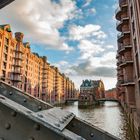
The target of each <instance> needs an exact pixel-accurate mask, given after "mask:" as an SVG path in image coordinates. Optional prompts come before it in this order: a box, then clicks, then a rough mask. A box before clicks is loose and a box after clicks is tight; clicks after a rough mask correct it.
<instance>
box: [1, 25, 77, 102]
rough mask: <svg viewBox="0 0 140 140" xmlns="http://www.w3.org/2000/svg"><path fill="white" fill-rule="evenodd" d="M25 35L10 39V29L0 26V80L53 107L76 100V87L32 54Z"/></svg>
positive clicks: (45, 60)
mask: <svg viewBox="0 0 140 140" xmlns="http://www.w3.org/2000/svg"><path fill="white" fill-rule="evenodd" d="M23 38H24V34H23V33H20V32H17V33H15V38H13V36H12V32H11V28H10V25H1V26H0V78H1V80H3V81H5V82H7V83H9V84H11V85H13V86H15V87H17V88H19V89H21V90H22V91H24V92H27V93H28V94H31V95H32V96H34V97H37V98H39V99H42V100H44V101H47V102H50V103H52V104H56V103H62V102H65V100H66V99H67V98H75V96H76V95H75V93H76V92H75V85H74V83H73V82H72V81H71V80H69V78H68V77H66V76H65V74H62V73H61V72H60V71H59V69H58V68H57V67H54V66H51V65H50V64H49V63H48V62H47V57H45V56H43V57H41V56H39V55H38V54H37V53H32V52H31V49H30V44H29V42H25V43H23Z"/></svg>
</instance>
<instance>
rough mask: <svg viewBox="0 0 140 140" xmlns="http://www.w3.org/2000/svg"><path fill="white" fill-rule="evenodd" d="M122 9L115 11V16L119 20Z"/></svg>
mask: <svg viewBox="0 0 140 140" xmlns="http://www.w3.org/2000/svg"><path fill="white" fill-rule="evenodd" d="M121 12H122V11H121V8H120V7H118V8H117V9H116V11H115V14H116V19H117V20H121Z"/></svg>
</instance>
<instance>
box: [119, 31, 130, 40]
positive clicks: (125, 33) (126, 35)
mask: <svg viewBox="0 0 140 140" xmlns="http://www.w3.org/2000/svg"><path fill="white" fill-rule="evenodd" d="M127 37H130V31H124V32H122V33H119V34H118V42H122V40H123V39H124V38H127Z"/></svg>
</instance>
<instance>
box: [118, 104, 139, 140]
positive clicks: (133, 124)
mask: <svg viewBox="0 0 140 140" xmlns="http://www.w3.org/2000/svg"><path fill="white" fill-rule="evenodd" d="M120 105H121V107H122V109H123V110H124V113H125V115H126V119H127V122H128V123H127V125H128V127H129V132H130V135H131V140H140V128H139V125H138V123H139V122H138V118H137V114H136V109H135V108H129V107H127V105H126V104H122V103H120Z"/></svg>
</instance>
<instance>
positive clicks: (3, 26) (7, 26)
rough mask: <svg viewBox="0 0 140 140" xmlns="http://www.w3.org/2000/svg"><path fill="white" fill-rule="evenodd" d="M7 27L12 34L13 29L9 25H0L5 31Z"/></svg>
mask: <svg viewBox="0 0 140 140" xmlns="http://www.w3.org/2000/svg"><path fill="white" fill-rule="evenodd" d="M5 27H6V30H7V31H8V32H11V27H10V25H9V24H3V25H0V28H1V29H3V30H4V28H5Z"/></svg>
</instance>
